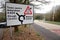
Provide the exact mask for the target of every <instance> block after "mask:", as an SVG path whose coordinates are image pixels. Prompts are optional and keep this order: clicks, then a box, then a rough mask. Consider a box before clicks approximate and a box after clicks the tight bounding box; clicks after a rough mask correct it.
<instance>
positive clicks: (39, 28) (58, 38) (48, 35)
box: [32, 22, 60, 40]
mask: <svg viewBox="0 0 60 40" xmlns="http://www.w3.org/2000/svg"><path fill="white" fill-rule="evenodd" d="M38 24H39V25H38ZM44 25H45V24H43V23H41V24H40V23H38V22H34V24H33V25H32V26H33V28H34V29H35V31H36V32H38V33H40V35H42V36H44V38H45V40H60V35H58V34H56V33H54V32H52V31H51V30H52V29H54V27H51V26H52V25H49V26H50V27H49V26H48V27H47V26H44ZM47 25H48V24H47ZM43 26H44V27H43ZM56 28H58V27H55V29H56Z"/></svg>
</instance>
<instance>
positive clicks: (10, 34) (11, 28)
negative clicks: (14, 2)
mask: <svg viewBox="0 0 60 40" xmlns="http://www.w3.org/2000/svg"><path fill="white" fill-rule="evenodd" d="M10 37H11V39H12V27H11V26H10Z"/></svg>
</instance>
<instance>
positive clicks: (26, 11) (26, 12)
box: [24, 6, 32, 15]
mask: <svg viewBox="0 0 60 40" xmlns="http://www.w3.org/2000/svg"><path fill="white" fill-rule="evenodd" d="M24 14H25V15H31V14H32V11H31V8H30V6H27V8H26V10H25V11H24Z"/></svg>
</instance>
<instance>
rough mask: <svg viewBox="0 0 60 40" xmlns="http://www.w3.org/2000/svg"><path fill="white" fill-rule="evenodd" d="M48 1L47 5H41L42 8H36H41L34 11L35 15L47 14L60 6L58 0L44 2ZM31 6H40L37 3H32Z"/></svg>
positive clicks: (59, 0)
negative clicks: (54, 7)
mask: <svg viewBox="0 0 60 40" xmlns="http://www.w3.org/2000/svg"><path fill="white" fill-rule="evenodd" d="M46 1H50V3H49V4H47V5H43V6H41V5H40V6H38V7H41V9H34V11H35V13H47V12H49V11H50V10H51V9H52V7H53V6H56V5H60V0H46ZM32 4H36V5H37V4H40V3H39V2H32Z"/></svg>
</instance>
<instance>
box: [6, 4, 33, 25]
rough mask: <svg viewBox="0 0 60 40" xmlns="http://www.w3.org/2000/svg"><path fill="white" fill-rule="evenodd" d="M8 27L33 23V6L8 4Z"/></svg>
mask: <svg viewBox="0 0 60 40" xmlns="http://www.w3.org/2000/svg"><path fill="white" fill-rule="evenodd" d="M6 19H7V26H13V25H21V24H31V23H33V6H32V5H23V4H14V3H6Z"/></svg>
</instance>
